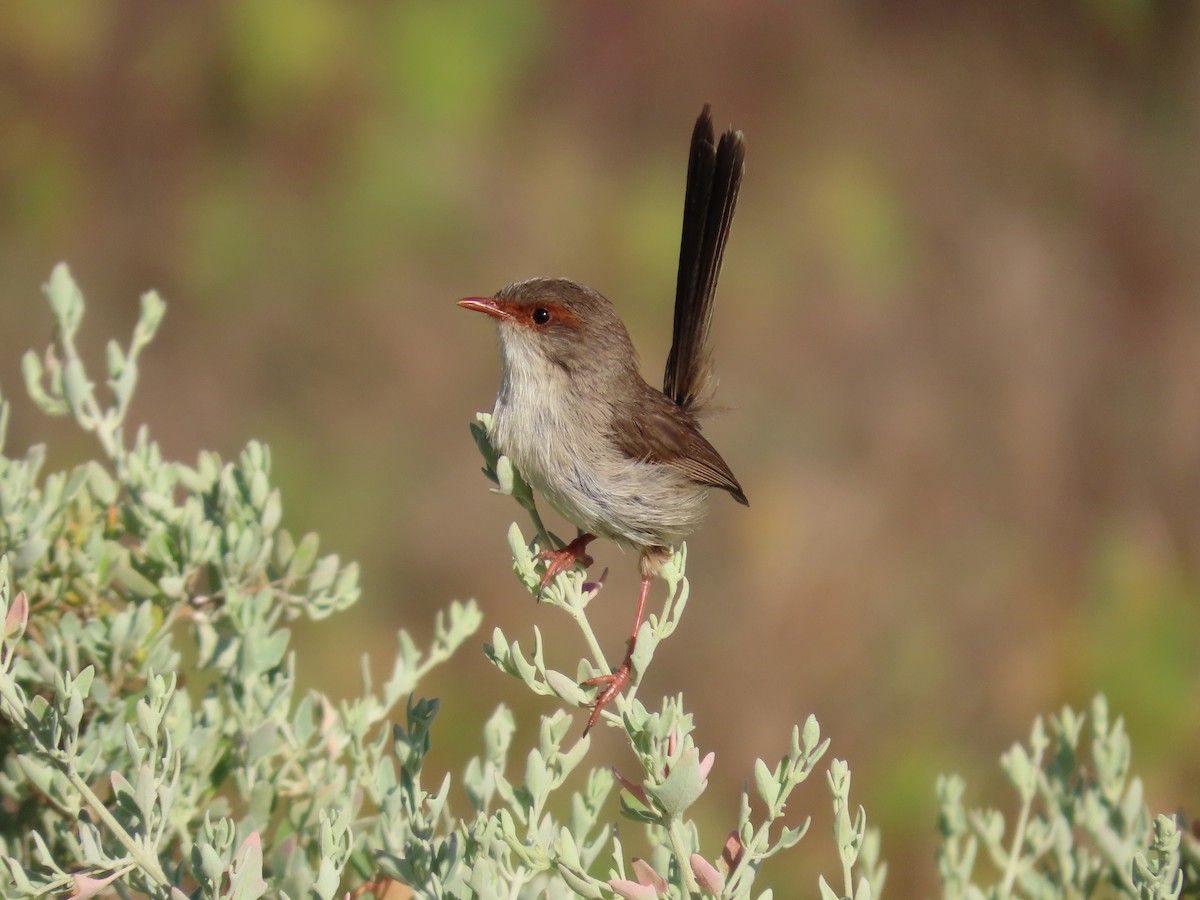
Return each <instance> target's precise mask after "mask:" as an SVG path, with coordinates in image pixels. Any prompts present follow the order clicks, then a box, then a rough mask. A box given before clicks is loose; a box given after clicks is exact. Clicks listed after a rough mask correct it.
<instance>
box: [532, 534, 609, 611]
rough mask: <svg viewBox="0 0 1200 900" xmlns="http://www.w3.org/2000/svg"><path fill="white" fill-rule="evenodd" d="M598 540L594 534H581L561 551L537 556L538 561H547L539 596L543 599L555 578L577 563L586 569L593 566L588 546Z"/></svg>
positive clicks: (540, 583) (547, 551)
mask: <svg viewBox="0 0 1200 900" xmlns="http://www.w3.org/2000/svg"><path fill="white" fill-rule="evenodd" d="M595 539H596V536H595V535H594V534H581V535H580V536H579V537H577V538H575V540H573V541H571V543H569V544H567V546H565V547H563V548H562V549H561V550H543V551H542V552H541V553H539V554H538V555H537V558H538V559H544V560H546V571H545V572H544V573H542V580H541V581H540V582H539V583H538V589H537V596H538V599H539V600H540V599H541V598H542V591H544V590H545V589H546V588H547V587H548V586H549V585H550V582H552V581H553V580H554V579H555V578H557V577H558V576H559V575H561V574H562V573H563V572H565V571H567V569H569V568H571V566H573V565H575V563H581V564H582V565H583V567H584V568H585V569H586V568H587V567H588V566H590V565H591V564H592V558H591V557H590V556H588V554H587V545H588V544H590V543H591V542H592V541H594V540H595Z"/></svg>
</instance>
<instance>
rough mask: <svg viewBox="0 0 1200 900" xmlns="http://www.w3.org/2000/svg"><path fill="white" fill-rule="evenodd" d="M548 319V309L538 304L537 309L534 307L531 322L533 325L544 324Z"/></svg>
mask: <svg viewBox="0 0 1200 900" xmlns="http://www.w3.org/2000/svg"><path fill="white" fill-rule="evenodd" d="M549 321H550V310H548V309H546V307H544V306H539V307H538V308H537V309H535V310H534V311H533V324H534V325H545V324H546V323H547V322H549Z"/></svg>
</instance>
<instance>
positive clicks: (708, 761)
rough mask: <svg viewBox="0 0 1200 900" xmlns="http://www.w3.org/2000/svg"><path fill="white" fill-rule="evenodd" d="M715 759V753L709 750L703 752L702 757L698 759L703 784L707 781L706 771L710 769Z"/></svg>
mask: <svg viewBox="0 0 1200 900" xmlns="http://www.w3.org/2000/svg"><path fill="white" fill-rule="evenodd" d="M716 761H717V754H716V753H714V752H713V751H711V750H709V751H708V753H706V754H704V759H702V760H700V780H701V781H702V782H704V783H705V784H707V783H708V773H709V772H711V771H712V767H713V763H715V762H716Z"/></svg>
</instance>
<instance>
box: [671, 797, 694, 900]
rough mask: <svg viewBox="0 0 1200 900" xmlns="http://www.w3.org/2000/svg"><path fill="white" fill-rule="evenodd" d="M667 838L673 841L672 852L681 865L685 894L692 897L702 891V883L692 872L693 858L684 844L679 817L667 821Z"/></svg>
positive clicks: (677, 863) (680, 870)
mask: <svg viewBox="0 0 1200 900" xmlns="http://www.w3.org/2000/svg"><path fill="white" fill-rule="evenodd" d="M667 839H668V840H669V841H670V842H671V852H672V853H674V854H675V863H676V865H678V866H679V874H680V876H681V878H680V880H681V881H682V882H683V885H682V886H683V896H684V897H685V898H686V897H691V896H692V894H693V893H697V894H698V893H699V892H700V885H699V883H698V882H697V881H696V876H695V874H693V872H692V860H691V858H690V857H689V856H688V852H687V848H686V847H684V846H683V836H682V835H681V834H680V833H679V819H678V818H674V817H672V818H671V820H670V821H669V822H667Z"/></svg>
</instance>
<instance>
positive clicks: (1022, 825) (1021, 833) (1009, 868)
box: [999, 754, 1041, 898]
mask: <svg viewBox="0 0 1200 900" xmlns="http://www.w3.org/2000/svg"><path fill="white" fill-rule="evenodd" d="M1033 765H1035V766H1040V765H1041V754H1038V756H1037V758H1036V759H1035V760H1034V761H1033ZM1036 793H1037V791H1036V789H1035V788H1034V786H1032V785H1031V786H1030V787H1029V789H1028V790H1025V791H1022V797H1021V814H1020V815H1019V816H1018V817H1017V827H1016V828H1015V829H1014V830H1013V839H1012V846H1011V848H1010V849H1009V851H1008V862H1007V863H1006V864H1005V866H1004V880H1003V881H1001V882H1000V893H999V896H1000V897H1005V898H1006V897H1011V896H1012V889H1013V884H1014V883H1015V882H1016V880H1017V862H1018V861H1019V860H1020V858H1021V846H1022V844H1024V843H1025V829H1026V828H1028V826H1029V813H1030V811H1031V810H1032V809H1033V797H1034V794H1036Z"/></svg>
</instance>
